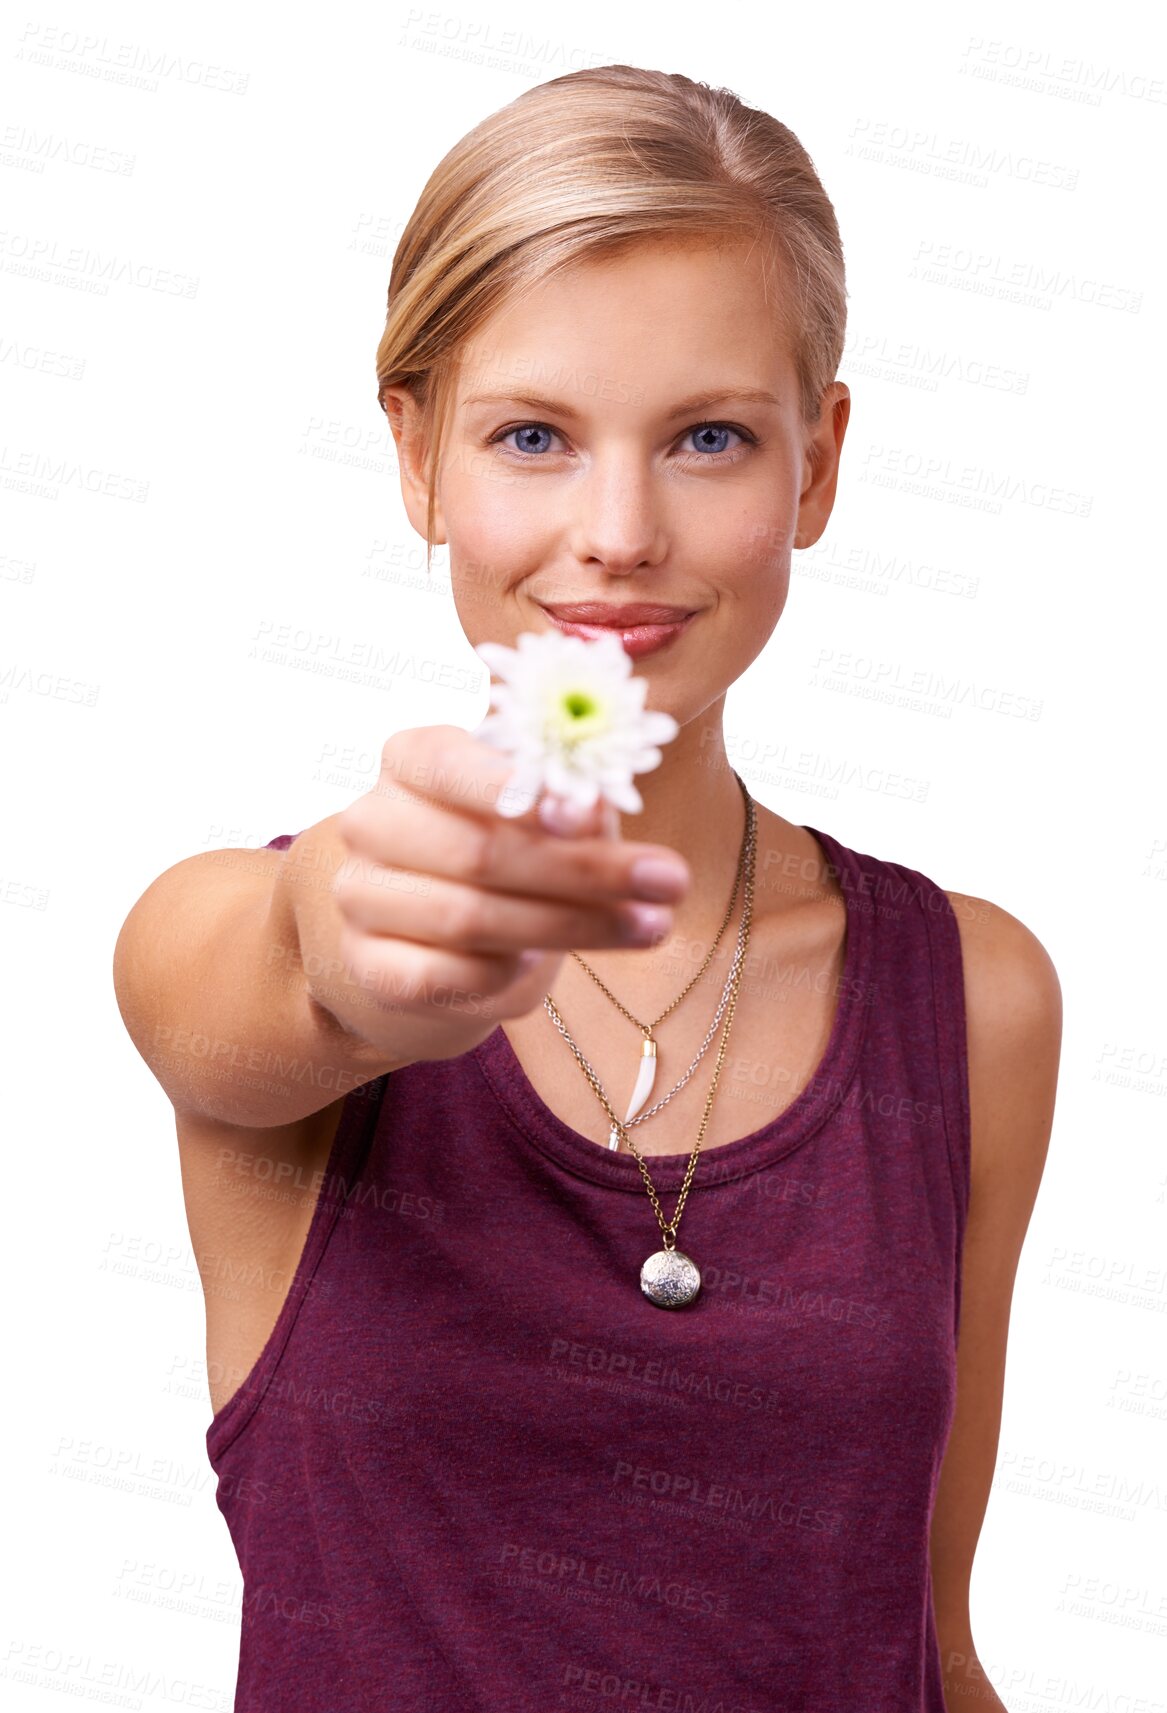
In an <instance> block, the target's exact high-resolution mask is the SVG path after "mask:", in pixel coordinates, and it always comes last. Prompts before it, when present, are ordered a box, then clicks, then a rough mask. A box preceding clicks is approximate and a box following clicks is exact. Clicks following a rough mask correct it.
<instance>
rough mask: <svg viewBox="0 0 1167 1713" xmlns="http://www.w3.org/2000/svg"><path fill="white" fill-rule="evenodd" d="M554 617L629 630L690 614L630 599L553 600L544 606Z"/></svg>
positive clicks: (685, 609)
mask: <svg viewBox="0 0 1167 1713" xmlns="http://www.w3.org/2000/svg"><path fill="white" fill-rule="evenodd" d="M543 611H544V612H545V613H550V615H551V617H552V618H554V619H564V620H565V621H566V622H567V623H568V624H577V625H607V626H609V627H610V628H611V629H612V630H630V629H631V627H632V626H633V625H672V624H680V622H681V620H682V619H687V618H689V617H691V615H692V609H691V608H689V607H666V606H662V605H661V604H660V603H659V602H648V601H633V602H629V603H628V604H627V605H619V604H616V603H613V602H605V601H574V602H561V601H556V602H554V603H553V604H551V605H548V606H545V607H544V608H543Z"/></svg>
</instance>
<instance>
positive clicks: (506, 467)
mask: <svg viewBox="0 0 1167 1713" xmlns="http://www.w3.org/2000/svg"><path fill="white" fill-rule="evenodd" d="M844 322H845V286H844V274H843V261H842V252H841V247H840V242H839V235H838V230H837V226H836V222H835V217H834V213H833V210H832V208H831V205H830V202H829V201H828V199H827V197H826V195H825V193H824V191H823V189H822V186H821V184H820V183H819V181H818V178H817V176H816V174H815V171H814V168H813V166H812V164H811V162H810V160H809V158H808V157H807V155H806V154H805V152H804V150H803V149H802V148H801V146H800V145H799V143H798V142H797V140H796V139H795V138H794V136H793V135H792V134H791V133H790V132H789V131H788V130H787V129H786V128H785V127H784V126H782V125H781V124H779V123H778V122H777V121H776V120H774V119H773V118H771V117H770V116H769V115H767V114H764V113H760V112H757V111H755V110H751V109H749V108H746V107H744V106H743V105H742V104H741V103H740V102H739V101H738V100H737V99H736V98H735V97H734V96H733V95H731V94H730V93H729V92H728V91H725V90H712V89H710V88H709V87H707V86H706V85H703V84H699V83H695V82H692V81H690V80H689V79H687V78H685V77H681V76H674V75H666V74H664V73H658V72H652V71H645V70H638V69H635V68H631V67H626V66H609V67H604V68H601V69H599V70H594V71H585V72H578V73H575V74H572V75H571V76H566V77H562V78H556V79H553V80H552V81H550V82H548V83H544V84H542V85H539V86H537V87H536V88H533V89H530V90H528V91H527V92H525V93H524V94H523V95H522V96H520V97H519V98H518V99H517V100H516V101H514V102H512V103H511V104H510V105H509V106H508V107H506V108H504V109H503V110H502V111H501V112H499V113H495V114H493V115H491V116H490V117H489V118H488V119H487V120H485V121H484V122H483V123H482V124H480V125H479V126H477V127H476V128H475V129H474V130H473V131H471V132H470V133H469V135H468V136H466V137H465V138H463V139H462V141H461V142H459V143H458V144H456V145H455V147H454V148H453V149H452V150H451V151H450V153H449V155H447V157H446V158H445V160H443V161H442V162H441V164H440V165H439V167H438V168H437V170H436V171H435V173H434V174H433V176H432V178H431V179H430V181H429V183H428V184H427V185H426V187H425V189H424V191H423V193H422V196H421V198H420V200H419V202H418V205H417V208H416V209H415V211H414V213H413V215H412V217H411V219H410V221H409V222H408V224H407V226H406V228H405V231H404V235H403V237H402V240H401V243H400V246H399V248H398V251H397V254H396V256H395V259H394V264H393V272H392V278H391V282H390V290H389V313H388V318H387V322H386V328H385V333H384V337H383V339H382V341H381V344H380V348H379V351H378V361H377V371H378V380H379V397H380V400H381V403H382V405H383V407H384V408H385V410H386V412H387V414H388V417H389V421H390V424H391V427H392V430H393V434H394V439H395V444H396V446H397V449H398V454H399V463H400V477H401V486H402V493H403V496H404V501H405V505H406V509H407V511H408V514H409V517H410V520H411V522H412V523H413V525H414V527H415V528H416V529H417V530H418V531H419V533H421V534H423V535H424V536H425V537H426V539H427V542H428V543H430V544H432V543H434V542H442V543H445V544H446V545H447V546H448V549H449V559H450V572H451V579H452V585H453V590H454V595H455V600H456V604H457V608H458V615H459V619H460V621H461V623H462V626H463V628H464V630H465V632H466V635H467V637H468V639H469V640H470V642H471V643H472V644H473V645H475V646H478V645H479V644H482V643H486V642H493V643H501V644H514V643H515V641H516V639H517V638H518V637H519V636H520V635H521V634H522V633H523V632H525V631H534V632H541V633H548V634H550V633H551V632H552V631H553V630H563V629H565V628H566V627H568V626H570V625H571V623H572V622H573V621H583V620H588V621H591V622H592V623H595V622H596V621H597V620H598V621H600V622H601V623H603V624H606V625H607V626H608V630H609V634H610V633H611V632H612V631H615V633H616V634H617V635H619V636H620V638H621V642H622V645H623V647H624V650H625V652H626V653H627V654H628V655H630V656H631V657H632V662H633V669H634V670H635V672H636V673H637V674H638V675H641V676H643V677H644V678H645V679H646V680H647V706H648V707H649V708H651V709H655V710H660V711H662V712H665V713H667V714H669V715H671V716H672V717H673V719H674V720H675V721H676V723H677V726H678V728H679V729H678V732H677V735H676V737H675V738H674V739H673V741H671V742H670V743H668V744H667V745H666V746H665V747H664V750H663V753H662V759H661V762H660V764H659V765H658V766H657V768H656V769H655V770H653V771H651V772H649V773H647V774H646V775H644V776H643V777H642V778H641V779H640V781H639V785H640V788H641V791H642V794H643V809H642V811H641V813H640V814H639V815H638V816H636V817H630V816H629V817H625V820H624V822H623V824H620V823H618V822H614V821H613V820H612V819H611V818H610V817H608V818H605V817H604V815H603V814H602V813H601V812H600V811H599V810H597V811H596V812H595V813H594V814H593V816H592V818H591V819H590V820H588V821H585V822H583V823H582V824H580V823H579V822H578V820H577V822H576V824H575V825H574V826H573V825H568V824H567V823H566V822H564V821H563V820H562V819H559V820H556V819H555V818H554V817H553V814H552V813H551V811H550V809H549V807H548V804H547V802H546V800H545V801H544V803H543V804H542V805H541V806H540V807H539V808H538V809H536V810H532V811H530V812H528V813H526V814H524V815H522V816H520V817H512V818H510V819H507V818H505V817H503V816H502V815H500V813H499V812H498V804H499V794H500V791H501V789H502V786H503V784H504V782H505V781H506V779H507V777H508V775H509V772H510V764H509V762H508V760H507V758H506V757H504V756H503V755H500V754H498V753H496V752H493V751H492V750H491V749H490V748H489V747H488V745H487V743H485V742H484V741H482V739H481V738H479V737H475V736H474V735H473V734H471V733H467V732H464V731H461V730H460V729H459V728H456V727H453V726H438V727H429V728H418V729H413V730H408V731H401V732H397V733H395V734H394V735H393V736H392V737H391V738H390V739H389V740H388V742H387V743H386V745H385V749H384V752H383V766H382V771H381V778H380V780H379V782H378V786H377V788H376V789H375V790H374V791H372V792H370V793H368V794H367V795H366V796H364V797H362V798H361V799H359V800H358V801H357V802H355V803H354V804H351V805H349V806H348V807H346V808H345V809H343V810H342V811H341V812H340V813H339V814H336V815H332V816H329V817H327V818H326V819H325V820H323V821H321V822H320V823H318V824H317V825H316V826H314V827H310V828H308V829H306V830H304V831H302V832H301V833H300V834H299V835H298V836H295V837H294V838H293V837H291V836H288V835H283V836H281V837H280V838H279V839H276V840H273V841H272V845H271V846H270V847H269V848H268V849H267V850H265V851H262V852H243V851H239V852H230V853H223V852H217V853H210V854H204V855H202V856H198V857H192V858H190V859H188V860H187V861H186V862H182V863H179V864H178V865H177V866H176V867H175V868H173V869H171V870H169V871H168V872H167V873H166V874H165V875H163V876H161V877H159V879H158V880H157V881H155V882H154V884H153V885H152V886H151V887H150V888H149V890H148V891H147V893H146V894H145V895H144V897H143V898H142V899H141V900H140V901H139V903H138V904H137V905H136V906H135V909H134V911H133V912H132V913H131V915H130V917H129V918H128V919H127V922H126V925H125V927H124V928H123V931H122V935H121V938H120V940H119V944H118V950H117V956H116V965H115V974H116V979H117V990H118V998H119V1003H120V1005H121V1007H122V1012H123V1016H124V1017H125V1019H126V1023H127V1027H128V1028H129V1029H130V1032H131V1034H132V1035H133V1037H134V1039H135V1041H136V1043H137V1045H138V1047H139V1049H140V1050H141V1051H142V1053H143V1055H144V1056H145V1057H146V1059H147V1061H148V1062H149V1063H150V1065H151V1068H152V1069H153V1070H154V1072H155V1074H156V1075H157V1076H158V1077H159V1079H160V1081H161V1082H162V1084H163V1086H164V1088H165V1089H166V1092H167V1094H168V1096H169V1097H170V1098H171V1100H172V1102H173V1104H174V1107H175V1112H176V1123H177V1128H178V1136H179V1145H180V1152H181V1159H182V1170H183V1183H184V1193H185V1197H186V1203H187V1210H188V1217H189V1221H190V1226H191V1231H192V1237H193V1239H194V1245H195V1249H196V1252H197V1253H198V1255H199V1261H200V1269H201V1271H202V1274H203V1280H204V1286H205V1290H206V1302H207V1341H208V1367H209V1371H210V1373H211V1375H212V1406H213V1408H214V1411H215V1415H214V1420H213V1421H212V1423H211V1425H210V1427H209V1429H208V1434H207V1445H208V1453H209V1456H210V1458H211V1461H212V1464H213V1466H214V1467H215V1469H216V1471H217V1473H218V1475H219V1488H218V1499H219V1504H220V1507H221V1508H222V1510H223V1512H224V1515H225V1517H226V1519H227V1523H228V1526H229V1528H230V1531H231V1535H232V1539H233V1541H234V1543H235V1547H236V1550H237V1552H238V1555H239V1560H240V1564H241V1567H242V1569H243V1573H244V1613H243V1630H242V1641H241V1650H240V1667H239V1683H238V1690H237V1699H236V1703H235V1705H236V1707H237V1708H238V1709H259V1708H265V1709H267V1708H271V1707H275V1706H280V1707H281V1708H283V1709H285V1710H290V1709H294V1708H297V1709H298V1708H314V1709H316V1708H319V1709H325V1708H327V1709H329V1710H331V1713H341V1710H344V1713H347V1710H349V1709H357V1708H373V1707H376V1708H393V1709H400V1710H405V1709H421V1708H427V1709H428V1708H435V1709H437V1708H441V1709H461V1708H466V1709H470V1708H475V1709H499V1710H502V1709H507V1710H508V1713H510V1710H512V1709H518V1708H531V1709H536V1708H537V1709H540V1710H543V1709H546V1708H550V1707H571V1708H581V1709H593V1708H594V1709H607V1708H613V1707H621V1708H623V1707H625V1706H629V1707H631V1706H637V1707H654V1708H663V1707H670V1708H690V1707H692V1708H697V1707H701V1708H721V1709H726V1710H728V1709H731V1708H734V1709H737V1708H742V1709H744V1708H751V1709H760V1708H767V1709H773V1708H782V1709H786V1710H794V1709H807V1710H809V1709H814V1710H815V1713H824V1710H826V1709H839V1710H842V1709H847V1710H849V1713H853V1710H855V1709H859V1708H862V1709H863V1710H864V1713H893V1710H894V1713H906V1710H907V1709H909V1708H911V1709H925V1710H927V1713H940V1710H941V1709H943V1708H944V1706H945V1705H946V1702H945V1696H946V1694H947V1696H948V1702H947V1705H948V1706H949V1707H953V1706H958V1705H959V1706H963V1705H965V1702H964V1701H958V1700H957V1699H956V1698H957V1696H958V1695H962V1696H967V1695H969V1694H975V1695H976V1696H977V1697H978V1701H977V1704H978V1705H981V1706H988V1707H1000V1706H1001V1705H1002V1703H1001V1702H1000V1701H999V1699H998V1698H997V1697H996V1695H995V1694H994V1693H993V1691H992V1689H991V1688H990V1687H989V1685H988V1684H987V1682H986V1681H985V1676H984V1674H983V1672H982V1670H981V1667H980V1665H979V1663H978V1660H977V1656H976V1651H975V1647H974V1644H973V1638H972V1634H971V1627H970V1619H969V1578H970V1573H971V1568H972V1562H973V1554H974V1550H975V1546H976V1542H977V1537H978V1533H979V1530H980V1526H981V1521H982V1517H983V1514H984V1510H985V1505H986V1502H987V1497H988V1492H989V1487H990V1481H991V1477H992V1472H993V1466H994V1461H995V1456H996V1448H997V1437H998V1429H999V1420H1000V1408H1001V1395H1002V1382H1003V1372H1004V1364H1005V1346H1006V1333H1007V1326H1008V1319H1009V1308H1010V1300H1011V1292H1012V1285H1013V1278H1014V1272H1015V1268H1016V1264H1017V1260H1018V1256H1019V1252H1020V1248H1021V1245H1022V1241H1023V1239H1024V1236H1025V1231H1026V1228H1027V1224H1028V1220H1029V1217H1030V1213H1031V1210H1032V1207H1033V1203H1034V1199H1035V1197H1036V1193H1037V1188H1038V1184H1039V1181H1040V1177H1041V1171H1042V1166H1043V1162H1044V1158H1045V1153H1046V1147H1047V1143H1048V1138H1049V1132H1050V1126H1051V1121H1052V1111H1053V1102H1054V1090H1055V1082H1056V1074H1057V1061H1058V1053H1059V1044H1060V994H1059V987H1058V982H1057V977H1056V974H1055V972H1054V970H1053V967H1052V965H1051V963H1050V960H1049V958H1048V956H1047V954H1046V952H1045V951H1044V949H1043V947H1042V946H1041V945H1040V943H1039V942H1038V941H1037V940H1036V939H1035V937H1034V936H1033V934H1032V933H1031V932H1030V931H1029V930H1028V929H1027V928H1026V927H1025V926H1024V925H1023V924H1022V923H1020V922H1019V921H1017V920H1016V919H1015V918H1014V917H1013V916H1011V915H1010V914H1009V913H1008V912H1007V911H1004V910H1002V909H1000V908H999V907H997V906H995V905H992V904H989V903H987V902H985V901H984V900H981V899H976V898H969V897H965V896H962V895H958V894H956V893H950V892H945V891H943V890H942V889H941V888H940V887H938V886H937V885H936V884H935V883H934V882H933V881H931V880H930V879H928V878H927V877H926V876H924V875H922V874H920V873H919V872H918V871H916V870H914V869H912V868H910V867H907V866H905V865H903V864H901V863H897V862H892V861H890V860H885V859H882V858H876V857H873V856H870V855H866V854H863V853H860V852H857V851H855V850H852V849H851V848H850V847H848V846H846V845H844V844H843V843H842V842H841V841H840V840H839V839H838V838H837V837H835V836H833V835H831V834H829V833H826V832H820V831H817V830H816V829H814V828H811V827H807V826H802V825H799V824H797V823H794V822H791V821H788V820H785V819H784V818H783V817H782V816H780V815H778V814H776V813H774V812H772V811H771V810H770V809H768V808H766V807H765V806H764V805H762V804H760V803H755V802H754V800H753V799H752V797H751V795H750V794H749V792H748V791H747V790H746V788H745V787H744V785H743V783H742V782H741V780H740V779H739V777H738V776H737V775H736V774H735V772H734V770H733V768H732V766H731V765H730V762H729V759H728V756H727V750H726V744H725V738H724V732H723V727H722V716H723V709H724V703H725V696H726V693H727V690H728V689H729V686H730V685H731V684H732V683H734V682H735V681H736V680H737V679H738V678H739V677H740V676H741V674H742V673H743V672H744V671H745V670H746V668H747V667H748V666H749V665H750V664H751V662H752V661H753V660H755V659H756V657H757V656H758V654H759V653H760V651H761V650H762V648H763V647H764V646H765V644H766V642H767V640H768V638H769V637H770V635H771V633H772V632H773V629H774V627H775V625H776V623H777V621H778V619H779V617H780V616H781V613H782V610H783V606H784V603H785V600H786V594H787V589H788V583H789V572H790V553H791V549H792V548H801V547H809V546H811V545H812V544H813V543H814V542H816V541H817V540H818V539H819V538H820V536H821V535H822V533H823V531H824V529H825V527H826V524H827V520H828V518H829V515H830V512H831V509H832V505H833V502H834V496H835V489H836V481H837V476H838V468H839V458H840V453H841V449H842V445H843V439H844V434H845V430H846V424H847V417H848V410H849V403H850V401H849V394H848V390H847V388H846V387H845V386H843V385H842V384H840V383H839V382H837V381H836V380H835V379H834V376H835V373H836V370H837V367H838V363H839V359H840V354H841V351H842V347H843V337H844ZM585 634H594V633H592V632H587V633H585ZM614 833H615V834H617V835H618V836H615V837H613V836H612V835H613V834H614ZM619 835H623V836H619ZM735 932H736V933H737V936H738V937H737V941H736V949H735V944H734V941H733V935H734V933H735ZM653 947H656V948H658V949H657V950H655V951H654V950H652V948H653ZM630 951H631V952H632V953H633V955H631V956H630V955H628V954H629V952H630ZM719 996H720V1004H719V1003H718V1000H719ZM711 1018H712V1021H711ZM715 1026H716V1028H715ZM731 1029H732V1035H731V1034H730V1030H731ZM658 1030H659V1033H658ZM717 1030H720V1031H721V1032H720V1035H719V1036H718V1037H717V1040H716V1042H715V1041H714V1035H715V1033H716V1031H717ZM646 1067H647V1068H646ZM634 1079H635V1087H633V1083H634ZM630 1092H631V1095H632V1098H631V1100H630V1099H629V1095H630ZM661 1255H663V1256H664V1257H665V1260H664V1262H663V1263H662V1264H661V1266H662V1271H661V1273H660V1275H659V1277H658V1276H657V1275H654V1274H653V1271H652V1267H651V1266H650V1262H653V1261H654V1258H655V1260H656V1261H659V1259H660V1256H661ZM683 1257H689V1260H688V1262H686V1261H685V1260H684V1259H683ZM240 1274H242V1276H243V1278H244V1280H245V1283H244V1285H243V1287H242V1288H239V1286H238V1284H237V1279H238V1276H239V1275H240ZM228 1277H230V1279H231V1287H230V1289H227V1288H225V1287H224V1284H223V1281H224V1279H226V1278H228ZM662 1306H663V1307H665V1308H667V1309H668V1311H669V1312H667V1313H664V1314H662V1313H660V1312H659V1310H660V1308H661V1307H662Z"/></svg>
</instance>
